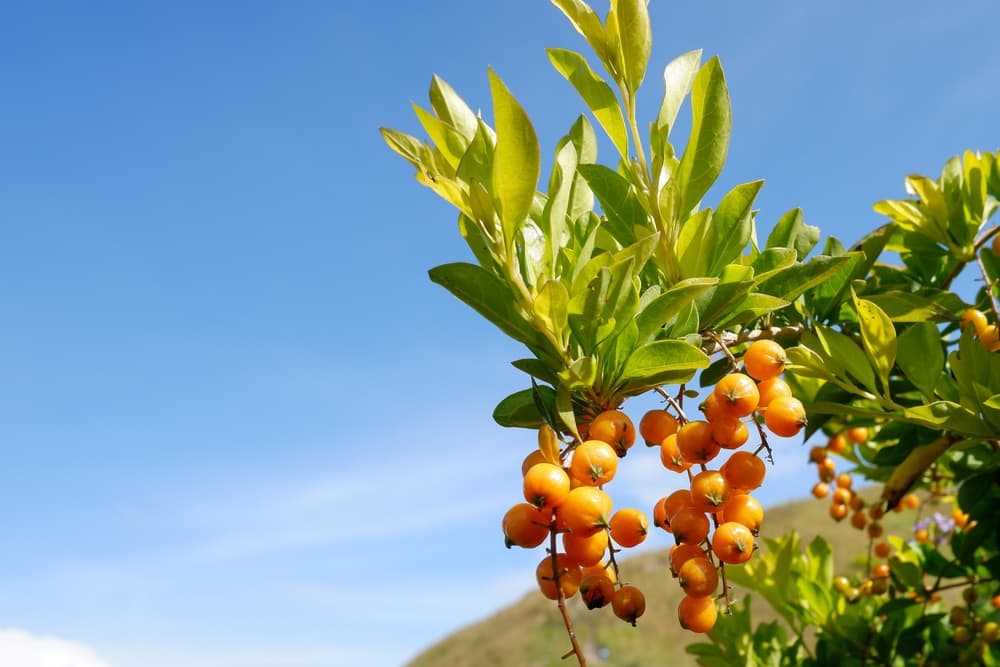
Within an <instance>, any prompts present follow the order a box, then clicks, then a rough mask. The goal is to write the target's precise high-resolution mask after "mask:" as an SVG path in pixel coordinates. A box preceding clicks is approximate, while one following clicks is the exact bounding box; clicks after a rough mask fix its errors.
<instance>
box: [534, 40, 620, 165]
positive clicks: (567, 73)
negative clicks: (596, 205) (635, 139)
mask: <svg viewBox="0 0 1000 667" xmlns="http://www.w3.org/2000/svg"><path fill="white" fill-rule="evenodd" d="M546 52H547V53H548V55H549V60H550V61H551V62H552V66H553V67H555V68H556V71H558V72H559V73H560V74H562V75H563V76H564V77H565V78H566V80H567V81H569V82H570V83H571V84H572V85H573V87H574V88H575V89H576V92H578V93H579V94H580V97H582V98H583V101H584V102H586V103H587V107H588V108H589V109H590V110H591V112H593V114H594V117H595V118H596V119H597V122H598V123H600V125H601V127H603V128H604V131H605V132H607V134H608V137H609V138H610V139H611V143H612V144H613V145H614V147H615V148H616V149H617V151H618V154H619V155H620V156H622V157H626V158H627V157H628V132H627V130H626V129H625V119H624V117H623V116H622V110H621V106H620V105H619V104H618V97H617V96H616V95H615V93H614V91H613V90H612V89H611V86H609V85H608V84H607V83H605V81H604V79H602V78H601V77H599V76H597V74H595V73H594V71H593V70H592V69H591V68H590V65H589V64H587V60H586V59H585V58H584V57H583V56H582V55H580V54H579V53H577V52H575V51H570V50H567V49H548V50H547V51H546Z"/></svg>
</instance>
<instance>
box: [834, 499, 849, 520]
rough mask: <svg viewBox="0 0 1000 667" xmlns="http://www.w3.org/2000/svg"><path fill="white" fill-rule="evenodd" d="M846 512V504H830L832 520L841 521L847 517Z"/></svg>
mask: <svg viewBox="0 0 1000 667" xmlns="http://www.w3.org/2000/svg"><path fill="white" fill-rule="evenodd" d="M847 513H848V509H847V505H838V504H837V503H834V504H832V505H830V517H831V518H832V519H833V520H834V521H843V520H844V519H845V518H846V517H847Z"/></svg>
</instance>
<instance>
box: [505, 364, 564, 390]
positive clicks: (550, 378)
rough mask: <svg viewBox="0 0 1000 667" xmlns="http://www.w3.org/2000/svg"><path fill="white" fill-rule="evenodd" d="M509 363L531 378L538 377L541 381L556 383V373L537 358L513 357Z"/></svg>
mask: <svg viewBox="0 0 1000 667" xmlns="http://www.w3.org/2000/svg"><path fill="white" fill-rule="evenodd" d="M510 364H511V366H513V367H514V368H516V369H517V370H519V371H522V372H524V373H527V374H528V375H530V376H531V377H533V378H538V379H539V380H541V381H542V382H548V383H549V384H553V385H554V384H556V383H557V378H556V374H555V373H554V372H553V370H552V369H551V368H550V367H549V366H548V365H547V364H545V362H543V361H541V360H539V359H515V360H514V361H512V362H510Z"/></svg>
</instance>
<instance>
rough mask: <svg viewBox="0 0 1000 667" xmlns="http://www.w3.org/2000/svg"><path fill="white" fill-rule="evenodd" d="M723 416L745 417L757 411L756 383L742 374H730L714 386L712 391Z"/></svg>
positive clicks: (757, 392) (758, 398)
mask: <svg viewBox="0 0 1000 667" xmlns="http://www.w3.org/2000/svg"><path fill="white" fill-rule="evenodd" d="M712 393H713V394H714V395H715V399H716V401H718V404H719V410H720V411H721V413H722V414H723V415H724V416H728V417H736V418H740V417H746V416H748V415H749V414H750V413H751V412H753V411H754V410H756V409H757V403H758V402H759V401H760V392H759V391H758V390H757V383H756V382H754V381H753V379H752V378H751V377H750V376H748V375H744V374H743V373H730V374H729V375H727V376H725V377H724V378H722V379H721V380H719V382H718V383H717V384H716V385H715V389H714V390H713V391H712Z"/></svg>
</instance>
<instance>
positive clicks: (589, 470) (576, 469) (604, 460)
mask: <svg viewBox="0 0 1000 667" xmlns="http://www.w3.org/2000/svg"><path fill="white" fill-rule="evenodd" d="M617 471H618V455H617V454H616V453H615V450H614V448H613V447H612V446H611V445H609V444H608V443H606V442H604V441H603V440H585V441H584V442H581V443H580V444H579V445H577V446H576V448H575V449H574V450H573V458H572V459H571V460H570V462H569V474H570V475H571V476H572V477H573V478H574V479H576V480H577V481H578V482H580V483H581V484H585V485H587V486H601V485H602V484H607V483H608V482H610V481H611V480H612V479H613V478H614V476H615V473H616V472H617Z"/></svg>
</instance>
